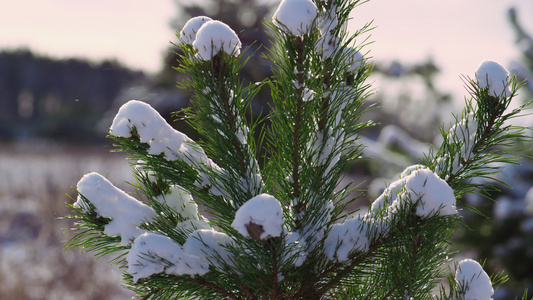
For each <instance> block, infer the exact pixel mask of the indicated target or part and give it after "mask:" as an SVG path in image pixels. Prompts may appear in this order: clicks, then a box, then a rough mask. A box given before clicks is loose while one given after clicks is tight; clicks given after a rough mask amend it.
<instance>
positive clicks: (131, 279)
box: [67, 0, 529, 299]
mask: <svg viewBox="0 0 533 300" xmlns="http://www.w3.org/2000/svg"><path fill="white" fill-rule="evenodd" d="M360 4H362V1H358V0H355V1H348V0H327V1H326V0H316V1H311V0H285V1H283V2H282V5H286V6H290V5H306V6H305V7H314V9H315V10H316V11H310V10H307V15H306V14H305V13H304V16H303V17H302V18H301V23H299V24H298V25H296V26H292V25H291V26H288V25H287V24H288V23H286V22H287V21H285V19H283V17H282V16H283V14H282V13H281V12H280V11H279V10H278V11H277V12H276V14H275V17H274V19H273V22H268V25H269V27H270V29H271V31H272V41H273V42H272V45H271V47H270V48H269V54H268V55H266V59H268V60H270V61H271V62H272V63H273V64H274V65H275V68H274V69H273V74H274V75H273V76H272V77H271V78H268V79H265V80H264V81H263V82H260V83H257V84H251V85H244V84H243V79H241V78H239V73H240V70H241V69H242V68H243V66H244V65H245V64H246V63H247V59H248V57H249V55H250V53H248V52H247V51H246V49H244V51H242V52H241V51H240V49H239V48H238V47H236V45H235V44H233V42H232V44H229V42H228V41H231V40H226V44H225V42H224V41H222V42H221V44H218V41H215V40H214V39H213V40H212V41H211V43H210V44H203V45H198V43H193V44H187V43H184V42H183V41H181V42H180V43H179V47H180V50H181V51H182V53H183V54H181V55H180V57H179V63H180V64H179V67H178V71H180V72H183V73H186V74H189V75H190V79H189V80H187V81H185V82H182V83H180V84H179V85H180V87H182V88H187V89H190V90H192V91H193V92H194V97H193V99H192V100H191V106H190V107H189V108H187V109H185V110H184V111H183V116H184V118H185V119H186V120H187V121H188V122H189V124H190V125H191V126H192V127H193V128H194V129H195V130H196V131H198V133H199V134H200V135H201V137H202V138H201V140H199V141H196V142H195V141H192V140H191V139H189V138H188V137H187V136H185V135H184V134H182V133H181V132H179V131H176V130H174V129H171V127H170V126H168V124H166V123H165V122H164V120H163V119H162V118H161V117H160V116H159V115H158V114H157V112H155V111H154V110H153V109H151V108H150V107H149V106H147V105H146V104H143V103H141V102H139V101H131V102H129V103H127V104H125V105H124V106H123V107H122V108H121V109H120V111H119V113H118V114H117V116H116V117H115V120H114V122H113V125H112V126H111V129H110V135H109V137H110V138H112V139H113V140H114V141H115V142H116V145H117V146H118V148H119V150H121V151H125V152H127V153H129V154H130V157H131V160H132V169H133V172H134V174H135V177H136V182H135V183H132V184H133V185H134V187H135V188H136V190H137V198H138V199H141V200H142V201H138V200H135V199H133V198H128V200H127V201H128V208H130V207H131V209H133V210H135V212H139V211H149V212H150V213H147V214H146V215H145V216H146V217H145V219H144V220H141V221H138V220H137V219H127V218H126V219H121V218H122V214H123V211H121V209H120V208H121V203H122V202H120V203H119V204H118V205H117V206H116V211H113V210H110V207H108V206H107V205H105V204H101V201H95V199H91V198H90V197H86V195H87V193H90V194H91V195H100V196H101V197H107V198H109V199H110V201H119V200H117V199H123V198H124V196H123V195H122V194H121V193H120V191H118V190H116V189H113V187H112V184H111V183H110V182H108V181H107V180H103V179H102V178H100V177H98V176H97V175H95V174H94V173H93V174H89V175H86V176H84V178H82V180H81V181H80V183H79V184H78V188H77V191H78V193H79V197H78V199H77V201H76V203H74V204H69V206H70V207H71V208H72V210H73V213H74V214H73V215H72V216H70V218H72V219H74V220H75V224H76V227H75V228H74V229H73V231H74V234H75V236H74V238H72V239H71V240H70V242H69V243H68V244H67V247H79V248H81V249H82V250H83V251H89V252H95V254H96V256H97V257H100V256H104V255H107V254H112V253H118V257H117V258H115V259H114V261H113V262H114V263H116V264H117V265H118V266H119V267H120V268H123V269H124V283H125V285H126V286H127V287H128V288H130V289H132V290H133V291H135V292H136V293H138V294H139V296H140V297H141V298H142V299H429V298H432V297H433V294H436V293H440V299H455V298H466V299H468V296H467V295H468V293H469V291H468V289H469V284H470V285H471V286H473V284H474V283H475V284H478V283H477V282H473V281H469V279H468V278H466V279H465V278H462V277H460V274H459V273H458V274H459V275H456V278H455V279H454V278H450V287H451V289H450V290H446V289H445V288H444V287H442V288H441V289H440V291H439V286H441V284H440V283H441V281H442V280H443V279H444V278H445V277H446V274H447V271H448V269H447V264H448V263H449V262H450V260H451V256H452V254H453V253H451V251H450V250H449V240H450V237H451V235H452V234H453V232H454V230H455V229H456V227H457V226H458V225H459V224H460V223H461V219H460V218H459V217H458V216H457V214H456V213H457V211H456V207H455V203H456V202H455V201H456V198H457V199H460V198H461V196H463V195H464V194H465V193H472V192H475V191H477V190H478V189H479V188H481V189H482V190H486V189H487V188H490V187H488V186H479V185H476V184H475V183H473V182H472V179H473V178H475V177H486V178H492V176H493V175H494V174H495V173H496V172H499V169H498V168H496V167H494V166H492V164H493V163H496V162H498V163H516V158H517V154H518V153H516V152H514V151H513V152H511V151H509V150H508V149H509V148H508V146H509V145H510V144H512V143H513V142H515V141H518V140H529V137H528V136H526V135H525V132H524V129H523V128H520V127H517V126H513V125H511V123H509V121H510V120H512V118H514V117H517V116H519V115H522V114H523V111H524V110H525V109H527V108H528V107H529V104H526V105H523V106H521V107H519V108H517V109H514V110H512V111H511V112H507V108H508V106H509V104H510V102H511V100H512V99H513V97H514V96H515V95H516V93H517V90H518V89H519V88H520V86H521V84H520V83H518V82H517V79H516V78H515V77H512V78H510V79H509V81H507V78H504V80H503V81H502V82H501V84H503V85H504V86H505V87H506V88H508V89H509V90H510V93H508V94H507V93H501V94H499V95H494V94H493V93H492V91H493V90H492V89H491V88H492V86H490V84H489V85H488V86H487V87H482V86H481V85H480V80H479V78H477V79H476V80H474V79H469V78H467V79H466V81H467V83H468V85H469V91H470V99H469V100H467V102H466V107H465V109H464V111H463V112H462V114H461V115H460V116H458V117H457V118H456V124H453V125H452V126H451V128H450V129H445V128H443V129H442V130H441V131H442V136H443V142H442V145H441V146H440V148H438V149H436V150H434V151H431V152H430V153H428V154H427V155H426V157H425V158H424V159H423V160H421V162H422V163H423V165H416V166H413V167H410V168H408V169H407V170H405V171H404V172H403V173H402V175H401V176H400V178H399V179H398V180H397V181H395V182H394V183H392V184H391V185H390V186H389V187H388V188H387V189H386V190H385V192H384V193H383V194H382V195H381V196H380V197H379V198H378V199H376V201H374V202H373V203H372V206H371V208H370V210H369V211H368V213H366V214H360V213H358V212H351V211H347V207H348V206H349V204H351V203H353V202H354V201H357V198H356V199H348V195H349V192H350V191H351V190H353V189H354V188H356V186H355V187H353V186H350V185H348V186H342V185H340V182H341V179H342V178H343V176H344V174H345V171H346V170H347V168H348V167H349V166H350V164H351V163H353V162H354V161H355V160H358V159H362V149H363V147H364V145H362V144H361V143H360V142H358V137H359V134H360V133H361V131H362V130H364V129H365V128H368V127H369V126H372V125H373V123H372V122H363V121H361V117H362V116H363V115H364V113H365V112H367V110H368V109H369V108H368V107H365V106H363V103H364V101H365V99H366V98H367V97H368V96H369V95H370V93H371V92H372V90H371V86H370V85H369V84H368V83H367V79H368V76H369V75H370V73H371V71H372V64H371V62H370V61H369V60H368V59H365V58H364V56H363V55H361V53H362V51H363V47H364V46H366V45H365V40H361V36H362V33H365V32H366V31H368V30H369V28H370V26H371V24H370V23H369V24H367V25H366V26H364V27H363V28H361V29H360V30H359V31H357V32H355V33H352V34H350V33H348V32H347V31H346V30H345V25H346V23H347V21H348V18H349V14H350V13H351V12H352V10H354V9H355V8H356V7H357V6H358V5H360ZM280 9H281V6H280ZM276 16H279V18H276ZM309 20H310V21H309ZM291 21H292V20H291ZM210 22H215V21H209V22H208V23H205V24H214V23H210ZM203 26H206V25H203ZM216 26H218V25H216ZM216 26H215V27H216ZM185 27H187V25H186V26H185ZM224 30H225V29H224ZM194 32H195V33H196V34H197V39H198V37H199V36H200V35H201V34H202V33H200V30H198V29H195V31H194ZM224 34H229V36H231V34H232V33H231V32H227V31H224ZM233 34H234V33H233ZM178 36H179V35H178ZM199 47H207V49H211V51H212V52H211V59H206V58H205V56H202V57H198V55H197V53H198V50H199ZM209 47H211V48H209ZM204 50H205V49H202V51H204ZM477 75H478V77H479V76H485V75H480V74H477ZM486 76H487V77H488V76H491V75H490V74H486ZM487 79H488V78H487ZM264 85H268V87H269V88H270V90H271V94H272V103H273V104H272V107H271V113H270V114H269V115H267V116H262V117H261V118H252V117H250V115H252V114H251V100H252V99H253V98H254V96H255V95H256V94H257V93H258V92H259V90H260V89H261V88H263V87H264ZM267 119H268V120H269V122H270V124H271V125H270V126H268V127H266V126H262V123H263V122H264V121H265V120H267ZM262 149H265V152H263V151H262ZM93 178H99V179H98V184H93V185H91V184H92V183H94V182H96V181H93ZM82 183H83V184H82ZM132 199H133V200H132ZM121 201H126V200H121ZM123 203H125V202H123ZM267 204H271V205H270V206H269V207H268V209H262V206H261V205H267ZM459 204H460V206H461V205H463V206H464V204H462V203H461V202H459ZM110 205H111V204H110ZM278 207H279V208H281V209H280V210H279V211H278V210H276V209H277V208H278ZM254 208H255V209H256V210H257V211H254ZM104 210H105V211H108V212H109V211H110V212H109V214H110V215H108V213H104V212H103V211H104ZM199 210H200V212H201V214H200V213H199ZM152 212H153V213H152ZM126 214H127V212H126ZM237 215H238V218H236V216H237ZM119 216H120V218H119ZM243 216H244V218H243ZM114 217H115V218H114ZM119 219H120V220H121V221H120V222H122V223H120V225H121V226H125V228H124V227H120V228H119V230H123V231H122V232H128V233H131V231H130V230H131V228H134V229H135V230H136V231H135V232H139V234H138V236H136V237H134V238H132V239H131V240H124V239H121V238H119V237H117V236H116V235H114V236H113V235H110V234H109V235H108V234H106V232H108V233H109V232H110V231H111V229H110V227H111V225H113V228H114V229H116V228H115V227H117V226H118V225H117V223H118V221H116V220H119ZM242 219H244V220H245V221H242ZM115 221H116V222H115ZM280 222H282V225H280V224H279V223H280ZM128 226H129V227H128ZM243 228H246V232H244V233H243ZM124 236H126V234H121V237H122V238H124ZM471 264H473V265H474V267H476V266H477V265H476V264H477V263H471ZM465 265H466V264H465ZM465 269H466V266H465ZM475 270H476V272H478V271H477V269H475ZM467 271H471V270H465V272H467ZM479 272H483V274H484V271H483V270H482V269H481V271H479ZM479 274H481V273H479ZM461 278H462V279H461ZM487 278H488V276H487ZM496 279H497V278H496ZM498 280H499V279H497V280H496V281H494V282H497V281H498ZM483 284H485V286H486V285H487V283H486V282H482V283H481V284H480V285H479V286H483ZM488 285H489V286H490V282H488ZM482 292H483V293H484V294H483V295H487V294H490V295H492V294H491V293H492V291H482Z"/></svg>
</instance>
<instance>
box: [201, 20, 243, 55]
mask: <svg viewBox="0 0 533 300" xmlns="http://www.w3.org/2000/svg"><path fill="white" fill-rule="evenodd" d="M192 45H193V47H194V48H195V49H196V50H198V56H199V57H200V58H201V59H203V60H211V58H213V57H214V56H215V55H217V54H218V52H220V51H221V50H222V51H224V52H226V53H227V54H230V55H239V53H240V51H241V41H240V40H239V37H237V34H236V33H235V31H233V29H231V28H230V27H229V26H228V25H226V24H224V23H222V22H220V21H213V20H212V21H208V22H206V23H205V24H204V25H202V27H200V30H198V32H197V33H196V40H194V42H193V44H192Z"/></svg>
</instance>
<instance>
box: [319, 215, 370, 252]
mask: <svg viewBox="0 0 533 300" xmlns="http://www.w3.org/2000/svg"><path fill="white" fill-rule="evenodd" d="M369 245H370V241H369V240H368V237H367V236H366V232H365V229H364V224H363V221H362V220H361V219H360V218H358V217H355V218H351V219H348V220H347V221H345V222H344V223H340V224H334V225H333V227H332V228H331V231H330V232H329V234H328V236H327V237H326V240H325V241H324V254H326V256H327V257H328V258H329V259H330V260H332V261H334V260H335V261H338V262H346V261H348V259H349V255H350V253H352V252H354V251H359V252H366V251H368V247H369Z"/></svg>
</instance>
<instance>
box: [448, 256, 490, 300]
mask: <svg viewBox="0 0 533 300" xmlns="http://www.w3.org/2000/svg"><path fill="white" fill-rule="evenodd" d="M455 281H456V282H457V287H458V289H459V292H460V293H461V296H462V297H461V299H464V300H479V299H486V300H489V299H492V295H493V294H494V289H493V288H492V283H491V281H490V278H489V275H487V273H486V272H485V271H484V270H483V267H481V265H480V264H479V263H478V262H477V261H475V260H472V259H465V260H462V261H461V262H460V263H459V266H458V268H457V271H456V273H455Z"/></svg>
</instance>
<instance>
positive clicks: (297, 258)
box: [283, 232, 307, 267]
mask: <svg viewBox="0 0 533 300" xmlns="http://www.w3.org/2000/svg"><path fill="white" fill-rule="evenodd" d="M285 246H286V247H287V249H288V251H287V252H286V254H285V256H284V257H283V261H288V260H292V263H293V265H294V266H295V267H299V266H301V265H302V264H303V263H304V261H305V259H306V258H307V252H306V251H305V249H306V247H307V245H306V243H305V242H304V241H303V239H302V237H301V236H300V235H299V234H298V233H297V232H289V233H288V234H287V235H286V236H285Z"/></svg>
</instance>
